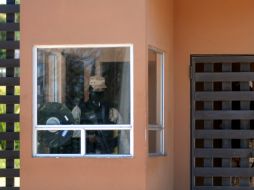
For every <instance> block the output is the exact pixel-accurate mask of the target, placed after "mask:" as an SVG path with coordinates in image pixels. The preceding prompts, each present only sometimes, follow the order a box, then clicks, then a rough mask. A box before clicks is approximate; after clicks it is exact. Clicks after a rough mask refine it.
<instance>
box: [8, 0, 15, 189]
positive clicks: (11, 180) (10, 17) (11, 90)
mask: <svg viewBox="0 0 254 190" xmlns="http://www.w3.org/2000/svg"><path fill="white" fill-rule="evenodd" d="M6 2H7V5H13V4H15V0H7V1H6ZM6 22H7V23H14V22H15V13H8V14H6ZM6 40H7V41H14V40H15V32H13V31H11V32H10V31H7V32H6ZM14 56H15V50H14V49H7V50H6V59H12V58H14ZM6 77H14V67H8V68H6ZM6 95H14V86H7V87H6ZM6 113H7V114H10V113H14V104H7V105H6ZM6 132H14V123H13V122H7V123H6ZM14 148H15V147H14V140H13V139H8V140H7V141H6V150H13V151H14ZM6 168H7V169H12V168H14V159H13V158H8V159H6ZM6 187H14V178H13V177H7V178H6Z"/></svg>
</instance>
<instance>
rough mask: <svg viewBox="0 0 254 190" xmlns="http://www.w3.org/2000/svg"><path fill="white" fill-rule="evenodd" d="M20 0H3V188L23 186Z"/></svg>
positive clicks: (0, 60)
mask: <svg viewBox="0 0 254 190" xmlns="http://www.w3.org/2000/svg"><path fill="white" fill-rule="evenodd" d="M19 17H20V15H19V1H17V0H0V189H3V190H7V189H8V190H13V189H19V165H20V160H19V130H20V126H19V110H20V107H19V94H20V89H19V34H20V33H19Z"/></svg>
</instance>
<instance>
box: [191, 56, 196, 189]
mask: <svg viewBox="0 0 254 190" xmlns="http://www.w3.org/2000/svg"><path fill="white" fill-rule="evenodd" d="M195 70H196V65H195V63H194V62H192V60H191V65H190V79H191V81H190V84H191V93H190V94H191V138H190V139H191V140H190V142H191V143H190V144H191V159H190V162H191V187H192V190H194V188H195V186H196V184H195V176H194V167H195V157H194V149H195V138H194V133H195V128H196V126H195V99H194V97H195V89H196V83H195V79H194V77H193V76H194V73H195Z"/></svg>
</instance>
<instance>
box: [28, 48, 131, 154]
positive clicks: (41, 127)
mask: <svg viewBox="0 0 254 190" xmlns="http://www.w3.org/2000/svg"><path fill="white" fill-rule="evenodd" d="M117 47H120V48H121V47H123V48H124V47H127V48H129V49H130V124H123V125H121V124H114V125H110V124H107V125H64V127H63V126H61V125H59V126H58V125H38V124H37V61H38V58H37V50H38V49H46V48H117ZM133 65H134V49H133V44H87V45H34V46H33V146H32V147H33V157H56V158H58V157H83V158H86V157H87V158H89V157H90V158H93V157H94V158H125V157H126V158H128V157H133V156H134V129H133V126H134V97H133V89H134V76H133V75H134V71H133ZM40 130H79V131H81V137H80V141H81V148H80V150H81V151H80V154H39V153H38V152H37V131H40ZM86 130H129V131H130V154H85V143H86V141H85V139H86V137H85V131H86Z"/></svg>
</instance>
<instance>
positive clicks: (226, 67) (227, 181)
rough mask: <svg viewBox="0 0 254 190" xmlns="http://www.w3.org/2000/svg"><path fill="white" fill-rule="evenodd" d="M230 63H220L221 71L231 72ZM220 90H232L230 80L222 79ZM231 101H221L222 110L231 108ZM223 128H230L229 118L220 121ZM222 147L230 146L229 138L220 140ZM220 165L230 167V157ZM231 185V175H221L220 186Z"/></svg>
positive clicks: (224, 159)
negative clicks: (224, 80)
mask: <svg viewBox="0 0 254 190" xmlns="http://www.w3.org/2000/svg"><path fill="white" fill-rule="evenodd" d="M231 71H232V65H231V64H227V63H224V64H222V72H231ZM222 90H223V91H231V90H232V82H223V81H222ZM231 109H232V106H231V101H223V102H222V110H231ZM222 128H223V129H231V120H223V121H222ZM222 147H223V148H231V139H223V140H222ZM222 167H225V168H229V167H231V159H230V158H223V159H222ZM230 185H231V177H222V186H230Z"/></svg>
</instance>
